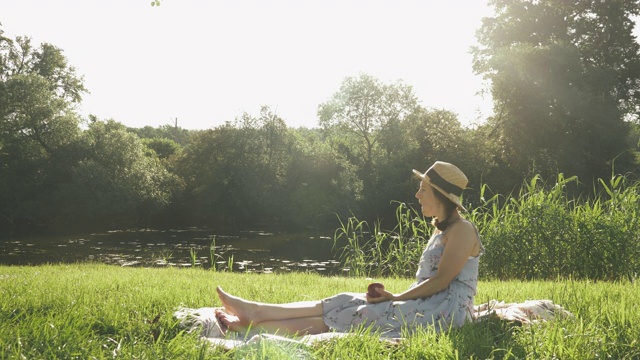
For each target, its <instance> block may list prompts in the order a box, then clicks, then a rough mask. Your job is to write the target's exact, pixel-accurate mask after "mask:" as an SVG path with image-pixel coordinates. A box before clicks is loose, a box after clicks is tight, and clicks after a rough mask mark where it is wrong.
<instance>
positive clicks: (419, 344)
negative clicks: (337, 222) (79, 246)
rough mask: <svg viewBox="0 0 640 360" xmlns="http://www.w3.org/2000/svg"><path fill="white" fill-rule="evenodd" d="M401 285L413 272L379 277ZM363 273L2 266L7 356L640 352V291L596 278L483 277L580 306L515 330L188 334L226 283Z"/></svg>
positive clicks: (524, 295) (278, 285) (323, 287)
mask: <svg viewBox="0 0 640 360" xmlns="http://www.w3.org/2000/svg"><path fill="white" fill-rule="evenodd" d="M375 280H380V281H382V282H384V283H385V285H386V286H387V288H389V289H391V290H392V291H395V292H399V291H401V290H403V289H405V288H406V287H407V286H408V285H409V284H410V283H411V280H410V279H406V278H383V279H375ZM370 282H371V280H368V279H366V278H363V277H359V278H356V277H352V278H346V277H321V276H318V275H313V274H299V273H294V274H286V275H276V274H269V275H265V274H262V275H256V274H235V273H226V272H214V271H207V270H203V269H171V268H169V269H143V268H136V269H134V268H120V267H113V266H107V265H98V264H81V265H52V266H37V267H0V358H1V359H114V358H116V359H120V358H122V359H217V358H243V359H244V358H255V359H266V358H270V359H283V358H296V356H297V358H317V359H345V358H353V359H380V358H398V359H429V358H431V359H442V358H450V359H454V358H481V359H485V358H496V359H498V358H559V359H585V358H592V359H596V358H605V357H610V358H638V357H640V343H639V340H638V339H640V300H638V299H640V287H639V286H638V284H637V283H632V282H629V281H624V282H588V281H571V280H561V281H535V282H522V281H508V282H506V281H505V282H501V281H490V282H486V281H485V282H481V283H480V287H479V293H478V296H477V297H476V303H480V302H483V301H486V300H488V299H498V300H504V301H507V302H512V301H523V300H526V299H551V300H553V301H554V302H556V303H557V304H560V305H562V306H564V307H565V308H566V309H568V310H569V311H571V312H572V313H573V314H575V317H574V318H572V319H567V320H557V321H554V322H549V323H543V324H536V325H533V326H523V327H517V326H512V325H509V324H504V323H501V322H498V321H487V322H483V323H474V324H467V325H465V326H464V327H462V328H461V329H456V330H452V331H449V332H447V333H443V334H440V335H437V334H435V333H434V332H433V331H431V330H430V329H425V330H424V331H423V332H421V333H418V334H415V335H413V336H411V337H408V338H407V339H406V340H405V341H404V342H403V343H402V344H401V345H399V346H390V345H388V344H385V343H384V342H380V341H378V339H377V338H376V337H375V336H370V335H367V332H366V331H364V332H363V333H364V334H365V335H363V336H359V337H352V338H345V339H337V340H333V341H330V342H328V343H326V344H323V345H321V346H317V347H314V348H295V347H292V346H283V345H274V344H268V343H263V344H261V345H256V346H253V347H249V348H244V349H242V350H238V351H235V352H234V351H232V352H225V351H222V350H221V349H216V348H211V347H208V346H206V345H204V344H203V343H201V342H199V341H198V339H197V336H196V335H195V334H186V333H184V332H183V331H182V329H180V328H179V327H178V325H177V322H176V321H175V320H174V319H173V317H172V313H173V311H174V310H175V309H176V307H178V306H181V305H182V306H187V307H203V306H218V305H219V302H218V301H217V298H216V297H215V296H214V295H213V294H214V289H215V286H216V285H221V286H223V287H224V288H225V289H227V290H229V291H230V292H231V293H234V294H238V295H240V296H243V297H247V298H250V299H255V300H258V301H272V302H288V301H299V300H310V299H319V298H322V297H326V296H329V295H332V294H334V293H337V292H342V291H358V290H361V291H364V289H365V288H366V285H367V284H368V283H370Z"/></svg>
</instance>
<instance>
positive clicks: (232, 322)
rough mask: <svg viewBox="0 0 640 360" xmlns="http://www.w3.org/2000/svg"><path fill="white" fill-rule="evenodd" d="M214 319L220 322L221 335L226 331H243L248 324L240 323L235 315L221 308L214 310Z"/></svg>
mask: <svg viewBox="0 0 640 360" xmlns="http://www.w3.org/2000/svg"><path fill="white" fill-rule="evenodd" d="M216 319H218V322H219V323H220V328H221V329H222V332H223V335H226V334H227V331H233V332H244V331H245V330H246V329H247V328H248V325H249V324H244V323H242V322H241V321H240V319H239V318H238V317H237V316H235V315H231V314H227V313H226V312H224V311H222V310H216Z"/></svg>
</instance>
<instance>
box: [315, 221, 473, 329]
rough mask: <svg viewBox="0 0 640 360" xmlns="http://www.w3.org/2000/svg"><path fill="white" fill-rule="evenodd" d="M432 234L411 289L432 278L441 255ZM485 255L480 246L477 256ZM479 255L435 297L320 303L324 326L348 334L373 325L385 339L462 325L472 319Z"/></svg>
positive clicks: (354, 297) (360, 297) (350, 297)
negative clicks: (369, 301) (428, 326)
mask: <svg viewBox="0 0 640 360" xmlns="http://www.w3.org/2000/svg"><path fill="white" fill-rule="evenodd" d="M443 234H444V233H440V234H437V235H434V236H433V237H432V238H431V239H430V240H429V243H428V244H427V246H426V248H425V250H424V252H423V253H422V257H421V258H420V264H419V266H418V271H417V273H416V282H415V283H413V284H412V285H411V287H410V288H413V287H414V286H416V285H418V284H420V283H421V282H423V281H425V280H427V279H429V278H430V277H432V276H434V275H435V274H436V272H437V271H438V264H439V263H440V258H441V257H442V253H443V252H444V244H442V236H443ZM483 252H484V248H482V245H481V251H480V255H482V253H483ZM480 255H478V256H476V257H469V259H468V260H467V262H466V263H465V265H464V267H463V268H462V270H461V271H460V273H459V274H458V275H457V276H456V277H455V278H454V279H453V281H451V283H450V284H449V286H448V287H447V288H446V289H445V290H443V291H441V292H439V293H437V294H434V295H431V296H429V297H426V298H420V299H415V300H408V301H385V302H382V303H378V304H371V303H368V302H367V301H366V300H365V295H364V293H341V294H337V295H334V296H332V297H329V298H326V299H323V300H322V307H323V313H324V315H323V319H324V323H325V324H326V325H327V326H328V327H329V328H331V329H332V330H335V331H342V332H347V331H349V330H352V329H353V328H357V327H360V326H364V327H368V326H372V327H373V329H374V330H379V331H380V332H381V334H382V335H384V336H387V337H400V336H402V334H401V330H402V329H404V330H406V331H408V332H411V331H412V330H414V329H416V328H418V327H421V326H427V325H432V326H434V327H435V330H436V331H438V332H439V331H442V330H446V329H449V328H450V327H451V326H461V325H462V324H464V323H465V322H466V321H468V320H470V319H471V318H472V313H473V298H474V296H475V294H476V289H477V286H478V264H479V258H480Z"/></svg>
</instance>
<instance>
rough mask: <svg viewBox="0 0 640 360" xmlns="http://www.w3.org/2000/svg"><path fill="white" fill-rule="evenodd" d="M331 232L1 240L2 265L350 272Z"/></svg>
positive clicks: (177, 232) (121, 233)
mask: <svg viewBox="0 0 640 360" xmlns="http://www.w3.org/2000/svg"><path fill="white" fill-rule="evenodd" d="M331 235H332V234H329V235H327V234H310V233H306V234H283V233H271V232H265V231H243V232H238V233H235V234H220V233H216V232H214V231H213V230H208V229H173V230H152V229H137V230H113V231H106V232H100V233H91V234H82V235H74V236H39V237H27V238H19V239H10V240H0V264H1V265H40V264H47V263H54V264H55V263H77V262H102V263H106V264H113V265H117V266H138V267H166V266H175V267H192V266H196V267H204V268H211V267H212V266H215V267H216V269H218V270H227V271H228V270H231V271H236V272H237V271H241V272H263V273H270V272H290V271H306V272H317V273H321V274H328V275H333V274H340V273H343V272H347V271H348V269H343V268H342V267H341V266H340V264H339V261H338V258H337V254H338V250H336V249H334V242H333V238H332V237H331Z"/></svg>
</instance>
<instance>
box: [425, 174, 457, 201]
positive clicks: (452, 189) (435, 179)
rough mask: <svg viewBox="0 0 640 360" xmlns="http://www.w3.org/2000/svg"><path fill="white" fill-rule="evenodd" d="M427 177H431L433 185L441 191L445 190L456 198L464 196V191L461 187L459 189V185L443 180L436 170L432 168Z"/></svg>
mask: <svg viewBox="0 0 640 360" xmlns="http://www.w3.org/2000/svg"><path fill="white" fill-rule="evenodd" d="M426 175H427V176H428V177H429V180H430V181H431V182H432V183H433V185H435V186H437V187H439V188H440V189H442V190H444V191H446V192H448V193H451V194H454V195H456V196H460V195H462V190H463V189H462V188H461V187H459V186H457V185H454V184H452V183H450V182H448V181H447V180H445V179H443V178H442V177H441V176H440V175H439V174H438V173H437V172H436V171H435V169H433V168H432V169H429V170H427V174H426Z"/></svg>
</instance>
